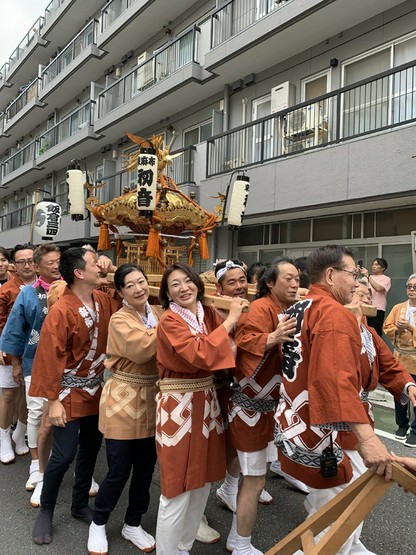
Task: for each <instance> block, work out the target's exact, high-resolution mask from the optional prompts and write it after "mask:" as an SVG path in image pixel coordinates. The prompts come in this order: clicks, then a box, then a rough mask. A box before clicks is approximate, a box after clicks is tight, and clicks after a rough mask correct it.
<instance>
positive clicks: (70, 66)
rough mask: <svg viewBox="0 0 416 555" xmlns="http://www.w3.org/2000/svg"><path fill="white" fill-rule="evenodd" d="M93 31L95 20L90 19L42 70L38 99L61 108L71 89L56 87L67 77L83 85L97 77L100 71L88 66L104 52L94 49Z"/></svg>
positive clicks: (94, 33)
mask: <svg viewBox="0 0 416 555" xmlns="http://www.w3.org/2000/svg"><path fill="white" fill-rule="evenodd" d="M97 30H98V21H97V20H96V19H93V20H92V21H90V22H89V23H88V24H87V25H86V26H85V27H84V28H83V29H82V30H81V31H80V32H79V33H78V35H77V36H76V37H75V38H74V39H72V41H71V42H70V43H69V44H68V45H67V46H66V47H65V48H64V49H63V50H62V51H61V52H59V54H58V55H57V56H56V58H55V59H54V60H52V62H51V63H50V64H49V65H47V66H46V67H45V68H44V69H43V70H42V72H41V75H40V91H39V99H40V100H44V99H47V101H48V103H51V104H54V103H55V102H58V101H59V104H60V105H63V104H65V103H66V102H69V100H70V99H71V98H72V97H73V89H72V87H60V85H61V84H62V83H63V81H65V80H67V79H68V78H70V77H71V78H73V79H74V78H75V79H78V80H79V81H80V83H83V82H85V81H88V82H89V81H93V80H94V79H96V78H98V77H99V76H100V74H101V72H102V70H101V69H99V68H95V69H94V64H93V63H92V62H93V60H94V59H96V58H100V57H101V56H103V55H104V52H103V51H102V50H100V49H98V48H97V46H96V37H97ZM58 89H59V90H58Z"/></svg>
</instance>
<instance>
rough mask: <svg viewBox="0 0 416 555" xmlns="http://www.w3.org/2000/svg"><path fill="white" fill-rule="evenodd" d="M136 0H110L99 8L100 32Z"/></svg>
mask: <svg viewBox="0 0 416 555" xmlns="http://www.w3.org/2000/svg"><path fill="white" fill-rule="evenodd" d="M136 2H137V0H110V2H108V3H107V4H106V5H105V6H104V8H103V9H102V10H101V32H102V33H103V32H104V31H105V30H106V29H107V27H109V26H110V25H111V24H112V23H113V22H114V21H115V20H116V19H117V18H119V17H120V15H121V14H123V13H124V12H125V11H126V10H127V9H128V8H130V6H132V5H133V4H135V3H136Z"/></svg>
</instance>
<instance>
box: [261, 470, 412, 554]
mask: <svg viewBox="0 0 416 555" xmlns="http://www.w3.org/2000/svg"><path fill="white" fill-rule="evenodd" d="M392 466H393V478H392V480H391V481H390V482H386V481H385V480H384V476H378V475H377V474H373V473H372V472H370V470H367V472H365V473H364V474H363V475H362V476H360V477H359V478H358V479H357V480H355V481H354V482H353V483H352V484H350V485H349V486H348V487H347V488H345V489H344V490H343V491H342V492H341V493H339V494H338V495H337V496H336V497H334V499H332V500H331V501H329V502H328V503H327V504H326V505H324V506H323V507H322V508H321V509H320V510H319V511H317V512H316V513H314V514H313V515H312V516H310V517H309V518H307V519H306V520H305V522H303V523H302V524H300V525H299V526H298V527H297V528H295V530H293V532H291V533H290V534H288V535H287V536H286V537H285V538H283V539H282V540H281V541H280V542H278V543H277V544H276V545H275V546H274V547H272V548H271V549H269V551H267V553H266V554H265V555H293V553H294V552H295V551H296V550H297V549H302V550H303V552H304V554H305V555H335V554H336V553H337V551H338V550H339V549H340V547H341V546H342V545H343V544H344V543H345V542H346V540H347V539H348V538H349V536H350V535H351V534H352V533H353V532H354V530H355V529H356V528H357V526H358V525H359V524H360V522H362V521H363V520H364V519H365V517H366V516H367V514H368V513H369V512H370V511H371V510H372V509H373V507H374V506H375V505H376V504H377V503H378V502H379V501H380V499H381V498H382V497H383V495H384V494H385V493H386V491H387V490H388V489H389V488H390V487H391V486H392V485H393V483H395V482H396V483H397V484H399V485H400V486H402V487H403V488H404V489H405V490H408V491H410V492H412V493H413V494H415V495H416V476H415V475H414V474H412V473H411V472H409V471H408V470H406V469H405V468H403V467H402V466H401V465H400V464H398V463H396V462H393V463H392ZM331 525H332V526H331ZM328 526H330V528H329V530H328V531H327V532H326V533H325V534H324V535H323V537H322V538H320V539H319V540H318V541H315V536H317V535H318V534H319V533H320V532H322V531H323V530H325V528H328Z"/></svg>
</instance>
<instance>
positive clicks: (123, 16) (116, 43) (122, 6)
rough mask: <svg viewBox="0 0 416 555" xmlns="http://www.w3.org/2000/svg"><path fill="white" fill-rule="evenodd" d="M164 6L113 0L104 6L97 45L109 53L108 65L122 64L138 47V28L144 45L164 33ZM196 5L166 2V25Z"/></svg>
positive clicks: (147, 0)
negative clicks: (162, 22) (161, 32)
mask: <svg viewBox="0 0 416 555" xmlns="http://www.w3.org/2000/svg"><path fill="white" fill-rule="evenodd" d="M160 4H161V2H154V1H152V0H110V1H109V2H107V3H106V4H104V2H103V3H102V5H103V8H102V10H101V18H100V19H101V32H100V35H99V36H98V39H97V46H98V47H99V48H102V49H104V50H106V51H107V55H106V63H108V65H112V64H119V63H120V59H121V58H122V57H123V56H124V55H125V54H126V52H128V51H129V50H130V49H131V48H133V49H134V48H135V45H138V42H137V41H138V35H137V29H138V28H140V36H139V41H140V44H146V43H147V42H149V41H150V40H152V38H153V37H154V35H155V33H157V32H159V31H160V30H161V28H162V24H161V19H160V18H161V9H162V8H161V5H160ZM194 4H195V0H176V1H175V2H163V20H164V22H168V21H175V19H177V17H178V16H180V15H181V14H183V13H184V12H186V10H188V9H189V8H190V7H191V6H192V5H194ZM130 45H131V46H130Z"/></svg>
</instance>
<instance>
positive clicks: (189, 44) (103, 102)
mask: <svg viewBox="0 0 416 555" xmlns="http://www.w3.org/2000/svg"><path fill="white" fill-rule="evenodd" d="M198 35H199V30H198V28H197V27H192V28H191V29H190V30H188V31H186V32H185V33H184V34H183V35H182V36H180V37H178V38H177V39H176V40H175V41H173V42H171V43H170V44H169V45H168V46H166V47H164V48H163V49H161V50H159V52H157V53H156V54H154V55H153V56H151V57H150V58H149V59H148V60H146V61H145V62H143V63H142V64H140V65H139V66H138V67H137V68H135V69H133V70H132V71H131V72H129V73H128V74H126V75H125V76H124V77H122V78H121V79H119V80H118V81H116V82H115V83H113V84H112V85H111V86H110V87H108V88H107V89H105V90H104V91H103V92H102V93H101V94H100V96H99V99H98V119H97V121H96V122H95V130H96V131H97V132H101V131H102V130H104V129H106V128H108V127H110V126H111V130H112V132H113V131H114V130H116V132H117V133H123V131H124V130H125V129H129V128H134V129H136V128H137V115H136V114H137V112H138V111H140V127H141V128H145V127H147V126H149V125H151V124H152V123H153V122H154V120H155V119H157V120H158V119H160V115H161V114H162V113H166V102H167V100H166V97H167V95H168V97H167V98H168V106H169V108H168V112H169V113H172V112H176V111H179V110H182V109H185V108H186V107H187V106H189V105H190V104H191V103H195V102H196V101H197V98H198V95H202V94H204V95H206V94H207V91H206V90H204V91H202V87H201V85H200V83H202V82H204V81H207V80H208V79H209V78H210V77H211V75H210V74H209V73H207V72H205V71H204V70H202V68H201V66H200V65H199V64H198V62H197V58H196V53H197V37H198ZM162 81H163V84H161V83H162ZM160 84H161V85H160ZM159 85H160V86H159ZM201 98H202V96H201ZM121 120H122V121H121Z"/></svg>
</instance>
